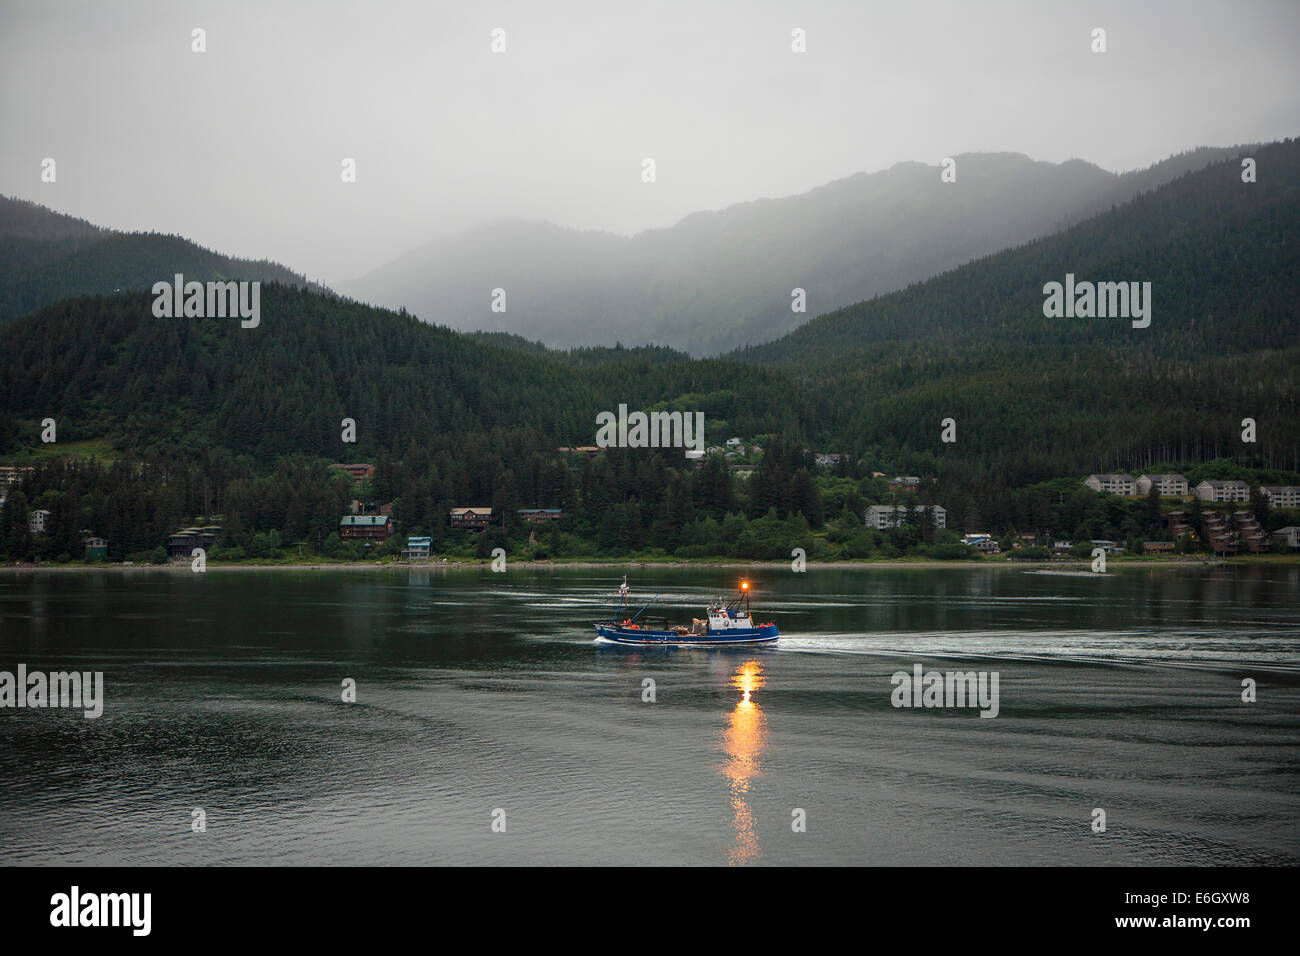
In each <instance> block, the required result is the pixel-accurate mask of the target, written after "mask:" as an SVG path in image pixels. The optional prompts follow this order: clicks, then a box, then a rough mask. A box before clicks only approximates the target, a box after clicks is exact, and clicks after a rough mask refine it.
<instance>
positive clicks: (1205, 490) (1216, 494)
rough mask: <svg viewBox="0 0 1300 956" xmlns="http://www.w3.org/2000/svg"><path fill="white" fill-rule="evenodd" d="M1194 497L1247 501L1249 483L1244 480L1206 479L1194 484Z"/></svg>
mask: <svg viewBox="0 0 1300 956" xmlns="http://www.w3.org/2000/svg"><path fill="white" fill-rule="evenodd" d="M1196 497H1198V498H1200V499H1201V500H1202V501H1249V500H1250V485H1248V484H1246V483H1245V482H1244V481H1239V480H1237V479H1235V478H1234V479H1232V480H1231V481H1210V480H1208V479H1207V480H1206V481H1203V482H1201V483H1200V484H1199V485H1197V486H1196Z"/></svg>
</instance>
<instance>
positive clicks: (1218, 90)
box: [0, 0, 1300, 282]
mask: <svg viewBox="0 0 1300 956" xmlns="http://www.w3.org/2000/svg"><path fill="white" fill-rule="evenodd" d="M194 27H203V28H204V29H206V31H207V52H206V53H204V54H201V55H200V54H195V53H192V52H191V51H190V42H191V41H190V31H191V30H192V29H193V28H194ZM495 27H500V28H502V29H504V30H505V31H506V43H507V52H506V53H504V54H493V53H492V52H490V41H491V36H490V34H491V31H492V29H493V28H495ZM795 27H802V28H804V29H805V30H806V31H807V37H808V41H807V42H808V52H807V53H804V54H795V53H792V52H791V50H790V42H791V40H790V35H791V30H792V29H793V28H795ZM1094 27H1104V28H1105V29H1106V31H1107V46H1108V50H1107V52H1106V53H1105V54H1094V53H1092V52H1091V51H1090V49H1089V45H1090V31H1091V30H1092V28H1094ZM1298 49H1300V2H1297V0H1254V2H1251V0H1241V2H1206V0H1171V2H1140V0H1123V2H1113V3H1111V2H1077V3H1076V2H1050V0H1041V2H1021V3H1008V2H997V3H995V2H989V3H980V2H974V0H965V2H934V0H926V2H915V3H913V2H906V0H891V2H887V3H879V2H872V0H834V2H832V0H826V2H798V3H795V2H789V3H775V2H756V0H738V2H709V0H687V2H675V0H651V2H644V3H636V4H632V3H623V2H618V0H603V2H600V0H598V2H569V0H562V2H561V0H556V2H539V0H521V2H500V0H497V2H464V3H439V2H430V0H422V2H411V3H397V2H351V3H343V2H331V0H287V2H276V3H253V2H232V0H223V2H211V3H197V2H178V0H159V2H144V0H116V2H110V0H88V2H63V0H32V2H14V0H0V122H2V123H3V127H2V128H3V136H2V137H0V192H3V193H5V194H7V195H14V196H19V197H21V198H24V199H31V200H35V201H38V202H41V203H44V204H45V205H48V206H50V207H52V208H54V209H57V210H59V211H61V212H67V213H71V214H73V215H76V216H79V217H82V218H85V219H89V220H90V221H92V222H95V223H98V224H100V225H105V226H111V227H114V228H119V229H154V230H159V231H163V232H176V233H180V234H182V235H185V236H186V237H188V238H191V239H194V240H195V241H197V242H199V243H201V244H203V245H206V246H209V247H213V248H216V249H218V250H220V251H222V252H226V253H229V254H234V255H240V256H250V257H257V258H261V257H266V258H271V259H276V260H278V261H280V262H283V263H284V264H285V265H288V266H290V267H292V268H294V269H297V270H299V271H305V272H306V273H307V274H308V275H310V276H311V277H312V278H316V279H321V280H324V281H326V282H329V281H333V280H339V279H346V278H351V277H353V276H356V275H359V274H361V273H363V272H366V271H368V270H369V269H371V268H373V267H375V266H377V265H379V264H381V263H383V262H385V261H387V260H388V259H391V258H392V257H394V256H395V255H397V254H399V253H401V252H404V251H406V250H407V249H409V248H411V247H413V246H415V245H418V244H420V243H422V242H424V241H426V240H428V239H431V238H433V237H435V236H441V235H446V234H447V233H452V232H455V231H458V230H460V229H464V228H467V227H470V226H473V225H476V224H478V223H481V222H484V221H487V220H491V219H499V218H503V217H509V216H523V217H529V218H545V219H550V220H553V221H555V222H558V223H560V224H562V225H566V226H573V227H578V228H584V229H604V230H609V231H613V232H619V233H625V234H626V233H632V232H636V231H639V230H642V229H646V228H651V227H656V226H667V225H671V224H672V223H674V222H676V221H677V220H678V219H680V218H681V217H682V216H684V215H686V214H687V213H689V212H692V211H694V210H697V209H717V208H721V207H723V206H726V205H730V204H732V203H736V202H741V201H744V200H748V199H754V198H757V197H760V196H782V195H789V194H792V193H798V192H802V191H805V190H807V189H810V188H812V187H815V186H818V185H821V184H822V183H825V182H828V181H830V180H832V179H837V178H841V177H844V176H847V175H850V174H852V173H854V172H859V171H864V170H865V171H874V170H878V169H883V168H886V167H888V166H890V165H893V164H894V163H896V162H900V161H902V160H911V159H916V160H923V161H926V162H930V163H937V162H938V161H939V159H941V158H942V157H944V156H948V155H954V154H956V153H960V152H969V151H978V150H999V151H1002V150H1006V151H1017V152H1023V153H1026V154H1028V155H1030V156H1032V157H1034V158H1036V159H1044V160H1050V161H1054V162H1058V161H1061V160H1065V159H1069V158H1072V157H1078V158H1081V159H1087V160H1090V161H1092V162H1095V163H1097V164H1099V165H1101V166H1103V167H1106V168H1107V169H1112V170H1126V169H1133V168H1137V167H1141V166H1146V165H1149V164H1150V163H1152V162H1155V161H1157V160H1159V159H1162V158H1164V157H1165V156H1167V155H1169V154H1171V153H1175V152H1180V151H1182V150H1185V149H1188V148H1191V147H1194V146H1198V145H1216V146H1219V145H1231V144H1235V143H1242V142H1251V141H1258V140H1272V139H1280V138H1285V137H1287V136H1294V135H1297V134H1298V133H1300V57H1297V55H1296V51H1297V50H1298ZM47 156H49V157H53V158H54V159H55V160H56V161H57V163H58V182H57V183H55V184H43V183H42V182H41V181H40V171H41V165H40V164H41V160H42V159H43V158H44V157H47ZM647 156H649V157H653V158H654V159H655V160H656V162H657V164H658V182H657V183H655V184H653V185H646V184H643V183H642V182H641V179H640V163H641V159H642V157H647ZM344 157H354V158H355V159H356V161H357V180H358V181H357V182H356V183H355V184H348V185H345V184H344V183H342V182H341V181H340V176H339V173H340V162H341V161H342V159H343V158H344Z"/></svg>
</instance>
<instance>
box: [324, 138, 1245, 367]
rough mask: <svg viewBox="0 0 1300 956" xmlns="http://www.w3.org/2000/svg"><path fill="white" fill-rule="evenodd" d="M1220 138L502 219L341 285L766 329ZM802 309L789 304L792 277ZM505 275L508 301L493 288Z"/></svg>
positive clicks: (533, 336)
mask: <svg viewBox="0 0 1300 956" xmlns="http://www.w3.org/2000/svg"><path fill="white" fill-rule="evenodd" d="M1227 152H1229V151H1227V150H1197V151H1193V152H1192V153H1187V154H1183V155H1181V156H1176V157H1172V158H1171V159H1169V160H1166V161H1164V162H1162V163H1158V164H1156V165H1155V166H1153V167H1151V168H1150V169H1147V170H1142V171H1140V172H1136V173H1128V174H1125V175H1116V174H1114V173H1110V172H1107V171H1105V170H1102V169H1100V168H1098V167H1096V166H1093V165H1091V164H1089V163H1085V162H1082V161H1079V160H1072V161H1069V162H1066V163H1061V164H1059V165H1057V164H1051V163H1042V162H1035V161H1033V160H1031V159H1029V158H1028V157H1026V156H1023V155H1020V154H1017V153H973V154H962V155H959V156H957V157H955V159H956V163H957V166H956V171H957V181H956V182H955V183H942V182H940V177H939V168H938V166H928V165H924V164H921V163H901V164H899V165H897V166H894V167H892V168H891V169H889V170H886V171H884V172H878V173H871V174H867V173H860V174H858V175H855V176H851V177H849V178H847V179H843V180H839V181H837V182H833V183H830V184H828V185H826V186H822V187H820V188H818V189H815V190H812V191H811V192H808V193H805V194H803V195H799V196H792V197H787V198H783V199H764V200H758V201H755V202H748V203H742V204H740V205H737V206H732V207H729V208H727V209H723V210H721V211H719V212H701V213H695V214H692V215H690V216H687V217H686V218H685V219H683V220H682V221H681V222H679V223H678V224H677V225H675V226H673V227H671V228H668V229H657V230H651V231H648V232H644V233H640V234H638V235H636V236H634V237H632V238H623V237H619V236H615V235H611V234H608V233H599V232H576V231H573V230H568V229H563V228H561V227H559V226H555V225H553V224H550V223H544V222H505V223H499V224H496V225H493V226H488V227H484V228H482V229H479V230H476V231H474V232H471V233H469V234H466V235H464V236H460V237H457V238H455V239H453V240H448V241H441V242H436V243H432V244H430V245H427V246H424V247H422V248H420V249H417V250H415V251H413V252H411V253H408V254H407V255H405V256H402V257H401V258H399V259H398V260H396V261H394V262H392V263H390V264H388V265H386V266H384V267H381V268H380V269H378V270H375V271H374V272H372V273H371V274H369V275H368V276H366V277H364V278H362V279H360V280H357V281H355V282H350V283H340V284H338V286H337V287H338V288H339V289H340V290H341V291H344V292H346V293H347V294H349V295H353V296H355V297H357V298H358V299H361V300H363V301H368V302H373V303H375V304H378V305H385V306H389V307H392V308H397V307H399V306H405V307H406V308H408V309H410V310H411V311H412V312H414V313H415V314H416V315H418V316H419V317H420V318H422V319H424V320H426V321H430V322H435V323H438V324H445V325H448V326H451V327H452V328H457V329H463V330H467V331H468V330H476V329H484V330H487V331H503V332H510V333H514V334H517V335H521V336H523V337H524V338H526V339H528V340H530V341H532V340H540V341H543V342H545V343H546V344H547V345H550V346H561V347H566V346H573V345H613V344H614V343H615V342H619V341H621V342H623V343H625V344H631V345H638V344H643V343H654V344H657V345H667V346H670V347H672V348H677V349H684V350H686V351H689V352H691V353H693V354H697V355H699V354H711V353H716V352H721V351H727V350H730V349H732V348H735V347H737V346H743V345H745V344H757V343H759V342H763V341H768V340H771V339H774V338H776V337H778V336H780V335H782V334H784V333H785V332H788V331H789V330H791V329H793V328H795V327H796V326H798V325H799V324H800V323H802V322H804V321H806V320H807V319H808V318H809V317H811V316H814V315H817V314H819V313H823V312H828V311H831V310H833V309H836V308H839V307H842V306H845V305H848V304H850V303H852V302H857V301H861V300H863V299H867V298H871V297H872V296H875V295H878V294H881V293H885V292H889V291H892V290H895V289H899V288H903V287H904V286H906V285H908V284H909V283H911V282H917V281H920V280H923V279H926V278H929V277H930V276H933V275H936V274H938V273H940V272H942V271H944V270H945V269H950V268H952V267H954V266H957V265H960V264H961V263H964V262H967V261H969V260H970V259H973V258H976V257H978V256H982V255H987V254H989V253H992V252H995V251H997V250H999V249H1003V248H1006V247H1008V246H1012V245H1016V244H1019V243H1023V242H1026V241H1028V240H1030V239H1033V238H1036V237H1039V236H1043V235H1047V234H1049V233H1051V232H1052V231H1054V230H1056V229H1057V228H1059V227H1061V226H1062V225H1064V224H1065V223H1067V222H1071V221H1076V220H1078V219H1080V218H1083V217H1086V216H1087V215H1091V214H1093V213H1096V212H1099V211H1102V210H1104V209H1108V208H1109V207H1110V206H1111V205H1113V204H1115V203H1120V202H1124V201H1126V200H1127V199H1130V198H1132V196H1133V195H1135V194H1136V193H1137V192H1139V191H1141V190H1143V189H1150V188H1153V187H1154V186H1156V185H1159V184H1160V183H1162V182H1166V181H1168V180H1169V179H1172V178H1173V177H1175V176H1177V175H1179V174H1181V173H1182V172H1185V171H1186V169H1187V168H1189V166H1195V165H1204V164H1205V163H1206V162H1209V161H1210V160H1212V159H1217V158H1221V157H1222V155H1224V154H1225V153H1227ZM796 287H798V288H803V289H805V290H806V293H807V311H806V312H805V313H794V312H792V311H791V290H792V289H794V288H796ZM495 288H503V289H505V290H506V311H505V312H504V313H502V312H492V311H491V309H490V297H491V292H492V290H493V289H495Z"/></svg>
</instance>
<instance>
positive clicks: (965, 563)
mask: <svg viewBox="0 0 1300 956" xmlns="http://www.w3.org/2000/svg"><path fill="white" fill-rule="evenodd" d="M491 564H492V562H491V559H482V560H479V559H472V558H467V559H457V560H454V561H450V560H449V561H428V562H420V563H414V562H389V561H384V562H378V561H337V562H322V563H318V564H316V563H305V562H304V563H294V564H255V563H249V562H240V563H238V564H213V563H209V564H208V568H207V570H208V571H398V570H409V571H416V570H434V569H438V570H469V569H474V568H482V569H485V568H489V567H491ZM510 564H511V565H513V566H516V567H523V568H527V569H529V570H535V571H540V570H547V569H550V570H558V569H561V568H576V569H579V570H584V569H597V568H619V567H623V568H656V567H665V568H732V569H740V568H784V569H787V570H788V569H789V567H790V562H789V561H787V560H784V559H782V560H777V561H770V560H754V561H742V560H726V561H708V560H686V559H683V560H644V559H638V558H626V559H622V558H610V559H606V560H592V559H587V560H581V561H533V560H524V559H519V560H515V561H512V562H510ZM1224 564H1236V565H1252V566H1268V565H1273V564H1277V565H1284V566H1289V565H1293V564H1300V555H1263V556H1250V557H1247V558H1242V557H1237V558H1230V559H1223V558H1211V557H1194V558H1165V557H1162V558H1129V559H1125V560H1119V561H1115V560H1112V561H1110V562H1108V571H1112V570H1116V569H1119V568H1133V567H1209V566H1217V565H1224ZM854 568H880V569H888V568H937V569H942V568H1020V569H1025V570H1051V569H1056V570H1061V571H1071V572H1077V571H1079V570H1084V571H1087V570H1088V569H1089V568H1090V561H1088V560H1087V559H1077V560H1071V561H1007V560H964V559H963V560H955V561H943V560H931V559H924V560H919V561H909V560H906V559H902V558H880V559H872V558H864V559H861V560H848V561H809V562H808V563H807V565H806V569H807V571H812V570H814V569H820V570H827V571H848V570H852V569H854ZM76 571H118V572H127V571H150V572H164V573H168V574H180V573H184V574H195V573H199V572H195V571H191V569H190V565H189V562H187V561H186V562H177V563H174V564H125V563H121V562H114V563H108V562H104V563H96V564H8V565H0V574H3V573H15V574H19V573H58V572H76ZM203 573H207V572H203ZM798 573H806V571H805V572H798Z"/></svg>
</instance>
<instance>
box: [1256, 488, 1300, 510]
mask: <svg viewBox="0 0 1300 956" xmlns="http://www.w3.org/2000/svg"><path fill="white" fill-rule="evenodd" d="M1259 490H1260V491H1262V492H1264V498H1265V499H1266V500H1267V501H1268V506H1269V507H1270V508H1300V486H1298V485H1260V488H1259Z"/></svg>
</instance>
